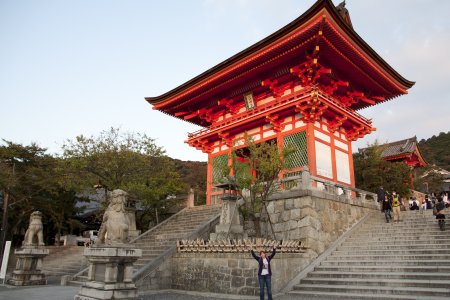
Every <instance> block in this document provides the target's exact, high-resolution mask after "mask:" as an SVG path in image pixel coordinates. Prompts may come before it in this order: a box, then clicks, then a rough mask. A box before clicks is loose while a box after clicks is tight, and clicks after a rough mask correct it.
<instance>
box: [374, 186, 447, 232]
mask: <svg viewBox="0 0 450 300" xmlns="http://www.w3.org/2000/svg"><path fill="white" fill-rule="evenodd" d="M377 197H378V202H379V203H380V206H381V211H382V212H384V215H385V218H386V222H387V223H389V222H390V221H391V220H392V219H393V221H394V222H400V221H401V217H400V211H402V210H407V209H409V210H421V211H422V212H423V211H425V210H427V209H433V214H434V215H435V216H436V219H438V220H442V219H445V214H444V210H445V208H447V207H450V201H449V198H448V193H447V192H443V193H441V194H440V195H439V196H436V195H435V194H434V193H431V195H428V194H427V195H425V198H424V199H423V200H422V201H419V200H418V199H416V197H415V196H411V197H410V198H409V201H408V203H405V202H406V201H405V199H404V198H401V196H400V195H398V194H397V193H396V192H395V191H392V192H391V193H390V192H388V191H386V190H384V189H383V187H380V188H379V189H378V191H377ZM407 205H408V206H407ZM391 212H393V214H394V217H392V215H391Z"/></svg>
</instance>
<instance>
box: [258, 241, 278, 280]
mask: <svg viewBox="0 0 450 300" xmlns="http://www.w3.org/2000/svg"><path fill="white" fill-rule="evenodd" d="M276 252H277V251H276V248H273V250H272V254H270V255H266V259H267V262H268V263H269V276H272V270H271V269H270V261H271V260H272V258H273V257H274V256H275V254H276ZM252 256H253V258H254V259H256V260H257V261H258V265H259V268H258V276H261V272H262V268H263V259H262V258H261V257H260V256H258V255H256V254H255V252H254V251H253V250H252Z"/></svg>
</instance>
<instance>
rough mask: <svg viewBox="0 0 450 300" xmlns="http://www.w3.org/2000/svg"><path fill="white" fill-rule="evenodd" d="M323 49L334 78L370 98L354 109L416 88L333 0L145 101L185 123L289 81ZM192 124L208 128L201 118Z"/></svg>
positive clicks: (323, 1) (322, 55)
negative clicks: (273, 81) (217, 105)
mask: <svg viewBox="0 0 450 300" xmlns="http://www.w3.org/2000/svg"><path fill="white" fill-rule="evenodd" d="M319 46H320V47H319ZM318 48H320V54H319V55H318V56H317V57H318V60H319V62H320V63H322V64H323V65H324V66H325V67H326V68H331V69H332V73H333V74H332V75H333V76H336V77H337V78H338V79H342V78H343V79H344V80H346V81H348V82H350V84H351V85H352V86H353V87H354V88H355V89H354V90H355V92H362V93H360V94H364V95H367V97H368V98H366V101H357V102H356V103H353V104H351V108H352V109H361V108H365V107H368V106H371V105H375V104H378V103H380V102H383V101H387V100H390V99H392V98H394V97H397V96H400V95H402V94H406V93H407V89H409V88H411V87H412V86H413V85H414V82H411V81H409V80H407V79H405V78H404V77H402V76H401V75H400V74H399V73H397V72H396V71H395V70H394V69H393V68H392V67H391V66H390V65H389V64H388V63H387V62H385V61H384V60H383V59H382V58H381V57H380V56H379V55H378V54H377V53H376V52H375V51H374V50H373V49H372V48H371V47H370V46H369V45H368V44H367V43H366V42H365V41H364V40H363V39H362V38H361V37H360V36H359V35H358V34H357V33H356V32H355V31H354V30H353V28H352V26H351V21H350V16H349V14H348V11H347V9H345V8H344V5H343V4H340V5H338V8H336V7H335V6H334V5H333V2H332V1H331V0H318V1H317V2H316V3H315V4H314V5H313V6H312V7H311V8H310V9H308V10H307V11H306V12H305V13H304V14H303V15H301V16H300V17H299V18H297V19H296V20H294V21H293V22H291V23H289V24H288V25H286V26H285V27H283V28H281V29H280V30H278V31H276V32H275V33H273V34H271V35H269V36H268V37H266V38H265V39H263V40H261V41H260V42H258V43H256V44H254V45H252V46H250V47H248V48H247V49H245V50H243V51H241V52H239V53H237V54H236V55H234V56H232V57H230V58H229V59H227V60H225V61H223V62H222V63H220V64H218V65H216V66H215V67H213V68H211V69H209V70H207V71H205V72H204V73H202V74H200V75H198V76H197V77H195V78H193V79H191V80H189V81H187V82H186V83H184V84H182V85H180V86H178V87H176V88H174V89H173V90H171V91H168V92H167V93H165V94H162V95H160V96H157V97H147V98H145V99H146V100H147V101H148V102H149V103H151V104H152V105H153V108H154V109H158V110H161V111H163V112H165V113H167V114H169V115H172V116H175V117H178V118H180V119H183V114H187V113H188V112H189V111H195V110H197V109H200V108H202V107H205V106H208V105H212V103H213V102H214V101H216V102H217V101H218V100H220V99H221V97H229V96H230V93H231V96H233V95H234V94H239V93H240V94H242V93H245V92H247V91H248V90H252V89H256V88H259V89H262V86H264V81H265V79H267V78H264V76H281V75H285V76H288V75H289V72H290V71H289V70H290V68H292V67H293V66H292V63H297V64H298V63H303V62H304V61H305V60H306V59H308V56H309V55H310V54H311V53H313V52H314V51H315V50H314V49H318ZM274 74H275V75H274ZM279 74H281V75H279ZM286 74H288V75H286ZM327 80H330V79H327ZM227 93H228V94H227ZM369 98H370V99H369ZM189 121H191V122H193V123H196V124H199V125H203V126H204V125H207V124H205V123H204V122H201V120H199V119H196V118H193V119H190V120H189Z"/></svg>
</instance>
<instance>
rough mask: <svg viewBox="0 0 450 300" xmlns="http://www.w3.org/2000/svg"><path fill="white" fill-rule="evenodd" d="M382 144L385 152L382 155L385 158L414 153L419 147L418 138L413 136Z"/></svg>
mask: <svg viewBox="0 0 450 300" xmlns="http://www.w3.org/2000/svg"><path fill="white" fill-rule="evenodd" d="M381 146H382V147H383V152H382V153H381V157H383V158H387V157H391V156H398V155H402V154H410V153H413V152H414V150H415V149H416V147H417V138H416V137H412V138H409V139H405V140H401V141H396V142H392V143H388V144H384V145H381Z"/></svg>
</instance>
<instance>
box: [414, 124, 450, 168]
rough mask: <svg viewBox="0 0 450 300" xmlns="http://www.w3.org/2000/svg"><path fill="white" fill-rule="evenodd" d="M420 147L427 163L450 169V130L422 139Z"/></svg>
mask: <svg viewBox="0 0 450 300" xmlns="http://www.w3.org/2000/svg"><path fill="white" fill-rule="evenodd" d="M419 148H420V150H421V152H422V155H423V157H424V158H425V161H426V162H427V163H429V164H435V165H436V166H438V167H440V168H443V169H445V170H448V171H450V131H449V132H447V133H445V132H441V133H439V135H438V136H436V135H433V136H432V137H431V138H429V139H426V140H425V139H422V140H420V142H419Z"/></svg>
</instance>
